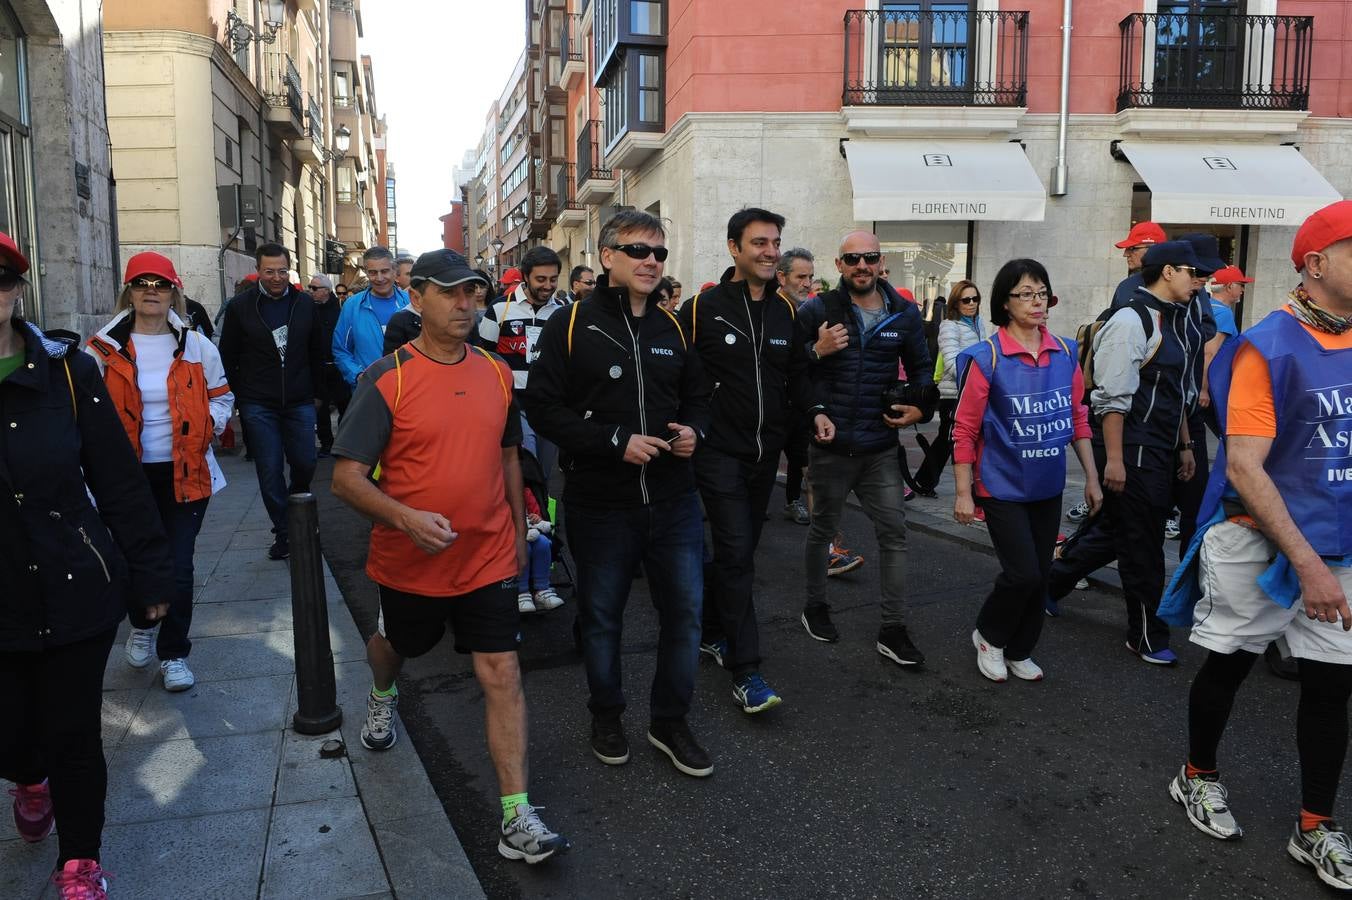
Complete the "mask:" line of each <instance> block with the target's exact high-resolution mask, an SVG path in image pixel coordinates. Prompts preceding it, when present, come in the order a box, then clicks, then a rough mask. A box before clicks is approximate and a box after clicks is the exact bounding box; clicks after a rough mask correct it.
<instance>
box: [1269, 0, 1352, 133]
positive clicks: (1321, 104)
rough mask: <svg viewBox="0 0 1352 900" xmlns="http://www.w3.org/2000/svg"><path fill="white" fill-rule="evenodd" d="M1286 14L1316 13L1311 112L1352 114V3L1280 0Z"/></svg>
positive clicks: (1280, 9)
mask: <svg viewBox="0 0 1352 900" xmlns="http://www.w3.org/2000/svg"><path fill="white" fill-rule="evenodd" d="M1277 12H1278V13H1279V14H1281V15H1283V16H1314V55H1313V57H1312V58H1311V66H1310V68H1311V71H1310V112H1311V113H1313V114H1314V115H1316V116H1347V117H1352V4H1349V3H1347V2H1346V0H1281V2H1279V3H1278V4H1277Z"/></svg>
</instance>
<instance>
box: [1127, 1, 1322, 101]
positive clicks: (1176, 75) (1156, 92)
mask: <svg viewBox="0 0 1352 900" xmlns="http://www.w3.org/2000/svg"><path fill="white" fill-rule="evenodd" d="M1119 28H1120V30H1121V33H1122V64H1121V79H1120V83H1119V87H1118V93H1117V108H1118V110H1119V111H1122V110H1126V109H1139V108H1156V109H1242V110H1305V109H1309V104H1310V62H1311V56H1312V55H1313V49H1314V19H1313V17H1311V16H1241V15H1230V14H1221V13H1204V14H1199V15H1183V14H1172V13H1132V14H1131V15H1129V16H1127V17H1126V18H1125V19H1123V20H1122V22H1121V24H1120V25H1119Z"/></svg>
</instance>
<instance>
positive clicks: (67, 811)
mask: <svg viewBox="0 0 1352 900" xmlns="http://www.w3.org/2000/svg"><path fill="white" fill-rule="evenodd" d="M116 635H117V629H116V628H113V629H111V630H109V631H106V632H104V633H103V634H99V635H95V636H94V637H91V638H86V639H85V640H82V641H77V642H75V643H73V644H65V645H63V646H60V647H50V648H48V649H46V650H39V651H34V652H31V653H0V721H3V722H4V723H5V727H4V728H3V729H0V778H5V779H7V780H9V781H13V782H15V783H16V784H40V783H41V782H42V780H43V779H44V778H45V779H47V780H48V786H49V787H50V788H51V791H52V805H53V806H54V807H55V811H56V818H57V822H58V826H59V830H58V831H57V838H58V842H59V844H60V853H59V856H58V857H57V867H58V868H59V867H60V866H62V865H64V864H65V863H66V862H67V860H72V859H98V858H99V845H100V843H101V841H102V837H103V803H104V797H105V795H106V794H107V793H108V767H107V764H106V762H105V761H104V758H103V737H102V734H101V730H102V729H101V723H100V710H101V708H102V705H103V668H104V666H105V665H107V663H108V653H109V651H111V650H112V648H113V639H114V638H115V637H116Z"/></svg>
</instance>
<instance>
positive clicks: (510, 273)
mask: <svg viewBox="0 0 1352 900" xmlns="http://www.w3.org/2000/svg"><path fill="white" fill-rule="evenodd" d="M525 280H526V279H524V278H522V277H521V270H520V269H508V270H507V271H506V272H503V273H502V283H503V285H508V284H520V283H521V282H523V281H525Z"/></svg>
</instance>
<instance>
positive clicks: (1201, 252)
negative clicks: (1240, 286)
mask: <svg viewBox="0 0 1352 900" xmlns="http://www.w3.org/2000/svg"><path fill="white" fill-rule="evenodd" d="M1174 240H1178V241H1187V242H1188V243H1189V244H1192V249H1193V250H1194V251H1196V253H1197V261H1198V262H1200V263H1201V264H1202V271H1203V272H1205V273H1206V274H1208V275H1210V274H1211V273H1213V272H1219V271H1220V270H1221V269H1224V268H1225V260H1223V259H1221V246H1220V241H1218V240H1216V236H1215V235H1214V234H1207V233H1206V232H1203V231H1196V232H1193V233H1191V234H1180V235H1179V236H1178V237H1176V238H1174Z"/></svg>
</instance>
